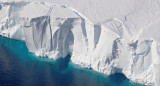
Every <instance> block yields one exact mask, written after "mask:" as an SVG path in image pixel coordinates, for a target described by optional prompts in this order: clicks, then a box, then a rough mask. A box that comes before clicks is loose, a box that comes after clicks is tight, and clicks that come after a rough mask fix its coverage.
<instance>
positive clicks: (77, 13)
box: [0, 0, 160, 86]
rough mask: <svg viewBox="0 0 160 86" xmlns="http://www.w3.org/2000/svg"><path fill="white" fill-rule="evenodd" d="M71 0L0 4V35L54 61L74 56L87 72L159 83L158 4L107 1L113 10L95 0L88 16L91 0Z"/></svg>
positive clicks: (148, 0)
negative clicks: (116, 74)
mask: <svg viewBox="0 0 160 86" xmlns="http://www.w3.org/2000/svg"><path fill="white" fill-rule="evenodd" d="M69 1H70V2H69ZM69 1H68V2H67V1H63V0H61V1H57V0H55V1H53V2H51V1H46V2H44V1H40V0H39V1H38V0H37V1H36V0H35V1H31V0H27V1H22V0H17V1H14V0H6V1H4V0H2V1H0V35H2V36H5V37H8V38H11V39H15V40H22V41H25V43H26V45H27V47H28V49H29V51H30V52H33V53H35V55H37V56H41V57H48V58H52V59H54V60H56V59H58V58H64V57H65V56H67V55H68V54H70V55H71V61H72V62H73V63H75V64H77V65H80V66H82V67H84V68H92V69H93V70H95V71H98V72H100V73H104V74H107V75H111V74H114V73H123V74H125V75H126V77H127V78H129V79H130V80H132V81H134V82H136V83H141V84H144V85H147V86H159V85H160V34H159V32H160V28H159V27H160V15H159V14H160V11H159V10H160V1H158V0H140V1H139V0H135V1H134V0H131V1H128V0H123V1H122V2H120V3H119V4H118V2H116V0H113V2H112V1H109V0H107V1H106V2H110V3H109V4H112V5H116V6H115V7H114V6H112V5H108V6H104V5H105V4H106V3H103V2H105V0H101V1H99V2H98V0H97V1H96V0H94V1H95V2H96V3H97V4H93V5H90V6H92V7H93V8H86V10H87V11H89V12H87V11H84V10H85V7H87V6H89V5H88V4H90V3H89V1H90V0H88V1H86V3H85V4H84V6H83V7H79V6H82V4H83V3H82V2H84V1H85V0H82V2H80V0H77V2H79V4H81V5H77V6H76V4H72V3H71V2H73V3H75V1H73V0H69ZM94 1H93V2H92V3H94ZM124 2H125V3H124ZM133 2H134V4H133V5H132V3H133ZM64 3H66V4H64ZM102 3H103V4H102ZM142 3H143V4H142ZM96 5H97V6H100V5H102V6H101V7H103V6H104V8H101V7H98V8H95V7H94V6H96ZM122 5H123V6H122ZM107 7H109V9H106V8H107ZM126 7H128V9H127V8H126ZM112 8H113V9H112ZM94 9H99V10H96V11H94ZM100 9H101V10H100ZM104 9H106V11H105V12H104ZM112 10H114V11H112ZM103 12H104V14H102V13H103ZM98 15H100V16H98ZM96 16H98V17H96ZM105 16H106V17H105Z"/></svg>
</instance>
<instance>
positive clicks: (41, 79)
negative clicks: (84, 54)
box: [0, 36, 141, 86]
mask: <svg viewBox="0 0 160 86" xmlns="http://www.w3.org/2000/svg"><path fill="white" fill-rule="evenodd" d="M0 86H141V85H139V84H135V83H132V82H130V81H129V80H128V79H127V78H126V77H125V76H124V75H123V74H120V73H117V74H114V75H111V76H106V75H103V74H100V73H97V72H95V71H93V70H91V69H83V68H81V67H80V66H77V65H74V64H73V63H72V62H70V56H69V55H68V56H67V57H66V58H65V59H58V60H57V61H53V60H50V59H47V58H39V57H36V56H35V55H34V54H32V53H29V52H28V49H27V48H26V45H25V43H24V42H22V41H17V40H12V39H8V38H4V37H1V36H0Z"/></svg>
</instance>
